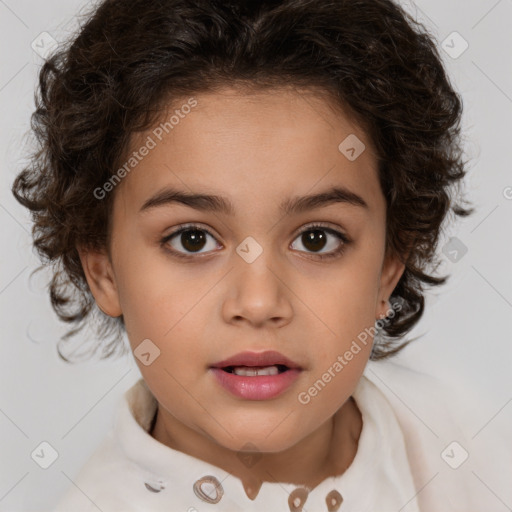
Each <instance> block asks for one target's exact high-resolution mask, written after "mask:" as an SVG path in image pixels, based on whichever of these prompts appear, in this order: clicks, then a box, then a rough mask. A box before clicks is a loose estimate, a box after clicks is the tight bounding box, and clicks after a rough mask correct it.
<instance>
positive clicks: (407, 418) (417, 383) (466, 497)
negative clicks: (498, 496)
mask: <svg viewBox="0 0 512 512" xmlns="http://www.w3.org/2000/svg"><path fill="white" fill-rule="evenodd" d="M363 378H365V379H367V382H368V381H369V382H370V383H371V385H372V386H371V387H372V392H373V393H374V394H378V395H379V396H381V397H382V396H384V397H385V399H386V401H387V403H388V404H389V405H390V408H389V409H388V411H389V412H388V413H389V414H393V415H394V416H395V418H396V419H397V421H398V424H399V428H400V430H401V433H402V436H403V439H404V444H405V447H406V451H407V456H408V460H409V464H410V467H411V473H412V475H413V478H414V481H415V486H416V488H417V489H418V491H420V490H421V492H419V493H418V500H419V502H420V505H422V506H421V507H420V508H421V510H422V511H423V510H425V511H430V510H434V511H435V510H436V507H437V508H438V507H439V505H440V504H441V503H443V507H444V510H446V511H457V512H459V511H460V512H467V510H488V511H489V512H490V511H494V510H496V511H497V510H500V508H499V507H500V506H502V503H500V502H499V501H498V500H496V502H495V505H494V506H492V505H491V503H490V502H489V500H490V497H491V496H490V495H489V488H491V487H495V488H496V487H501V488H502V499H504V500H505V502H506V501H507V500H511V498H512V497H511V496H510V490H509V489H508V487H506V486H505V485H504V480H503V477H502V474H503V471H502V470H505V471H508V474H510V472H511V471H512V456H510V455H507V454H506V453H507V451H506V450H504V449H503V447H504V445H505V439H504V438H501V437H500V436H494V437H493V438H487V439H485V438H484V437H483V436H482V437H480V438H479V437H477V436H475V432H476V431H477V430H478V424H479V420H478V419H477V416H476V415H475V411H476V410H478V406H479V403H480V400H481V399H478V398H477V397H472V398H473V400H471V401H470V400H469V398H468V397H466V396H463V395H462V394H461V393H460V392H457V391H455V390H454V389H452V388H451V387H450V385H449V384H447V383H445V382H443V381H442V380H440V379H438V378H436V377H434V376H432V375H428V374H425V373H423V372H420V371H418V370H415V369H413V368H410V367H406V366H404V365H402V364H399V363H397V362H395V361H392V360H382V361H369V363H368V364H367V367H366V368H365V371H364V374H363ZM507 444H508V446H510V441H509V442H508V443H507ZM498 467H501V469H500V470H499V471H498V470H497V468H498ZM505 468H507V469H505ZM479 475H486V476H485V477H484V478H483V479H482V478H480V477H479ZM482 480H487V485H485V484H484V483H483V481H482Z"/></svg>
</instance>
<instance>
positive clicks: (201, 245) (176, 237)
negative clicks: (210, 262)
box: [162, 226, 218, 257]
mask: <svg viewBox="0 0 512 512" xmlns="http://www.w3.org/2000/svg"><path fill="white" fill-rule="evenodd" d="M209 239H210V240H209ZM162 244H163V245H166V246H169V249H168V250H170V251H171V252H173V253H174V254H176V255H177V256H184V257H187V256H189V255H193V254H194V253H195V254H202V253H205V252H209V251H210V250H214V249H216V248H218V244H217V243H216V239H215V237H214V236H213V235H212V234H211V233H210V232H209V231H208V230H206V229H203V228H199V227H195V226H188V227H183V228H181V229H179V230H177V231H175V232H174V233H171V234H170V235H168V236H166V237H165V238H164V239H163V240H162ZM205 248H206V250H205V251H203V249H205Z"/></svg>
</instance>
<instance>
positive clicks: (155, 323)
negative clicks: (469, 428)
mask: <svg viewBox="0 0 512 512" xmlns="http://www.w3.org/2000/svg"><path fill="white" fill-rule="evenodd" d="M461 107H462V106H461V101H460V99H459V97H458V95H457V93H456V92H454V90H453V89H452V87H451V85H450V83H449V80H448V78H447V76H446V74H445V71H444V69H443V66H442V64H441V60H440V57H439V55H438V53H437V50H436V47H435V44H434V42H433V41H432V39H431V38H430V36H429V35H428V34H427V33H426V32H424V31H423V30H422V29H421V26H420V25H418V24H416V23H415V22H414V21H413V20H412V19H411V18H410V17H409V16H408V15H407V14H406V13H405V12H404V11H403V10H402V9H401V8H400V7H399V6H397V5H396V4H394V3H392V2H391V1H390V0H361V1H359V2H352V1H348V0H339V1H337V2H332V1H329V0H314V1H313V0H288V1H282V2H277V1H258V2H249V1H247V2H242V1H213V2H212V1H211V0H208V1H206V0H204V1H203V0H156V1H154V2H147V1H142V0H123V1H119V0H105V1H103V2H102V3H101V4H100V5H98V6H97V7H96V8H95V10H94V12H93V13H91V14H90V16H89V18H88V19H87V20H86V23H85V24H84V25H83V26H82V27H81V29H80V31H79V33H78V34H77V35H76V37H75V38H74V39H73V40H72V41H71V43H70V45H69V46H68V47H67V48H62V49H60V50H59V51H57V52H56V53H55V54H54V55H52V56H51V58H49V59H48V60H47V62H46V63H45V64H44V66H43V68H42V70H41V73H40V98H39V100H38V104H37V110H36V111H35V113H34V116H33V126H34V129H35V131H36V134H37V136H38V138H39V141H40V148H39V149H38V151H37V153H35V154H34V156H33V159H32V165H30V166H29V167H28V168H27V169H26V170H25V171H24V172H22V173H21V174H20V175H19V176H18V178H17V179H16V181H15V183H14V184H13V192H14V194H15V196H16V198H17V199H18V200H19V201H20V202H21V203H22V204H23V205H25V206H26V207H28V208H29V209H30V210H31V211H32V215H33V219H34V222H35V226H34V238H35V240H34V244H35V246H36V248H37V249H38V251H39V253H40V254H41V256H42V257H44V258H45V259H46V261H47V262H52V263H55V264H56V265H57V264H60V265H61V268H60V269H59V270H57V269H56V270H55V274H54V277H53V280H52V283H51V301H52V305H53V307H54V309H55V310H56V312H57V314H58V315H59V317H60V318H61V319H62V320H64V321H66V322H69V323H71V324H73V325H74V329H73V330H71V331H70V333H69V334H68V336H67V337H66V339H67V338H69V337H70V336H71V335H72V334H76V333H77V332H79V330H80V329H81V328H82V327H83V326H84V325H86V324H87V323H89V322H91V321H92V319H93V318H94V315H97V314H98V311H100V313H99V316H98V318H100V323H99V324H98V325H97V327H98V345H97V346H96V347H93V348H94V350H100V349H101V351H102V356H103V357H108V356H111V355H113V354H115V353H116V352H122V350H123V347H124V346H123V343H122V335H123V333H124V332H126V334H127V337H128V340H129V343H130V348H131V350H132V351H133V354H134V356H135V360H136V362H137V364H138V366H139V368H140V371H141V374H142V379H141V380H140V381H139V382H138V383H137V384H136V385H134V386H133V387H132V388H131V389H129V390H128V391H127V392H126V394H125V397H124V400H123V402H122V403H121V404H120V406H119V410H118V413H117V417H116V422H115V425H114V428H113V429H112V430H111V431H110V432H109V435H108V436H107V438H106V439H105V441H104V443H103V444H102V445H101V446H100V447H99V448H98V450H97V451H96V452H95V453H94V454H93V456H92V457H91V459H90V460H89V462H88V463H87V464H86V466H85V467H84V468H83V469H82V471H81V473H80V475H79V476H78V477H77V478H76V479H75V480H74V482H73V485H71V486H70V490H69V492H68V493H67V495H66V496H65V497H63V499H62V500H61V502H60V504H59V506H58V507H57V508H56V510H57V511H74V512H78V511H82V510H83V511H86V510H87V511H89V510H91V511H92V510H102V511H103V512H107V511H135V510H140V511H164V510H165V511H170V510H173V511H177V510H188V511H196V510H198V511H200V510H223V511H235V510H240V511H242V510H243V511H247V510H254V511H255V510H258V511H260V510H261V511H284V510H290V511H300V510H304V511H306V510H308V511H314V512H317V511H338V510H339V511H341V512H343V511H358V512H359V511H363V510H365V511H370V510H371V511H379V512H385V511H399V510H400V511H408V512H410V511H418V510H421V511H435V512H445V511H449V510H456V511H464V512H468V511H470V510H471V511H474V510H483V509H482V508H478V507H481V506H482V502H481V501H479V500H480V497H479V496H477V494H476V492H475V490H474V486H472V485H470V484H471V481H470V476H467V475H468V473H467V472H466V473H465V472H464V469H463V468H461V469H460V470H458V469H457V471H455V470H454V465H452V467H449V466H448V464H447V462H446V460H447V457H448V458H450V457H451V458H454V457H455V458H457V460H458V461H460V460H461V459H462V458H464V455H463V454H464V450H465V449H464V445H465V444H466V441H464V438H463V435H462V433H461V432H460V431H459V426H458V425H457V423H456V422H454V421H452V420H450V415H449V412H448V411H449V408H448V406H447V405H444V406H443V401H442V398H441V397H442V396H443V393H444V391H442V390H440V389H438V388H437V387H436V384H435V383H434V381H433V379H432V378H428V377H427V376H422V375H420V374H418V373H416V372H413V371H411V370H407V369H405V368H404V367H401V366H400V365H398V364H396V363H393V362H390V361H389V358H390V357H391V356H393V355H394V354H396V353H398V352H399V351H400V350H401V349H402V348H403V347H404V346H405V345H406V344H407V343H409V342H410V341H412V340H409V341H407V342H402V343H400V341H401V340H402V339H403V337H404V335H405V334H406V333H407V332H409V331H410V330H411V329H412V327H413V326H414V325H416V324H417V322H418V321H419V319H420V318H421V316H422V314H423V310H424V295H423V286H424V285H440V284H442V283H444V282H445V280H446V278H445V277H436V276H434V275H432V273H430V271H429V265H433V264H434V263H435V262H436V248H437V242H438V238H439V235H440V230H441V226H442V223H443V221H444V219H445V218H446V216H447V214H448V213H449V211H450V210H453V212H454V213H455V214H456V215H460V216H466V215H468V214H469V213H470V212H471V210H469V209H465V208H463V207H462V206H460V205H456V204H455V202H454V200H453V194H452V187H454V186H455V185H457V184H459V182H460V181H461V180H462V179H463V177H464V175H465V172H466V171H465V163H464V162H463V160H462V158H461V154H462V150H461V145H460V141H459V121H460V117H461ZM59 354H61V352H60V350H59ZM61 357H64V356H62V354H61ZM369 361H371V362H369ZM420 420H421V421H420ZM454 440H456V442H457V444H455V445H453V444H450V443H451V442H452V441H454ZM466 446H467V445H466ZM443 450H447V451H446V453H447V454H448V455H446V454H443ZM460 464H462V463H460ZM486 510H491V507H488V508H486Z"/></svg>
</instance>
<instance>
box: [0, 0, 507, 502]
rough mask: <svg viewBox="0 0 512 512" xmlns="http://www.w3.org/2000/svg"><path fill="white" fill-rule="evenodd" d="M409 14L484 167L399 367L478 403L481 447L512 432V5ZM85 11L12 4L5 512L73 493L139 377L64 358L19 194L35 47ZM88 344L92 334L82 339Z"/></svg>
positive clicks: (6, 65) (446, 240) (423, 5)
mask: <svg viewBox="0 0 512 512" xmlns="http://www.w3.org/2000/svg"><path fill="white" fill-rule="evenodd" d="M403 5H404V6H405V7H406V9H407V10H408V11H409V12H412V13H413V14H414V15H415V16H416V17H417V18H418V19H419V20H420V21H422V22H424V23H425V24H426V26H427V27H428V28H429V29H430V31H431V32H432V33H433V34H434V36H435V37H436V39H437V41H438V44H439V46H440V47H441V48H440V52H441V54H442V56H443V58H444V61H445V62H446V66H447V68H448V71H449V73H450V76H451V78H452V82H453V84H454V86H455V87H456V88H457V90H458V91H459V92H461V94H462V96H463V99H464V109H465V112H464V123H463V128H464V131H465V141H466V142H465V143H466V153H467V156H469V157H470V158H471V159H472V162H471V165H470V172H469V175H468V179H467V182H466V188H465V190H466V193H467V196H468V198H469V199H470V200H471V201H472V202H473V203H474V204H475V206H476V208H477V212H476V213H475V214H474V215H472V216H471V217H470V218H469V219H466V220H463V221H461V220H459V221H458V222H457V223H456V224H455V225H450V226H449V227H448V228H447V229H446V231H445V233H444V235H443V240H442V241H441V244H440V251H441V252H442V254H443V264H442V265H441V267H440V268H439V271H440V272H441V273H442V274H445V273H449V274H451V276H452V277H451V278H450V280H449V282H448V284H447V285H445V286H444V287H440V288H437V289H436V290H435V292H429V293H428V294H427V306H426V313H425V315H424V317H423V319H422V320H421V322H420V323H419V325H418V326H417V327H416V328H415V329H414V330H413V331H412V333H411V335H419V334H423V337H422V338H421V339H420V340H418V341H416V342H415V343H413V344H411V345H410V346H409V348H407V349H406V350H405V351H404V352H403V353H402V354H401V355H399V356H398V358H397V361H398V362H401V363H403V364H406V365H408V366H411V367H413V368H417V369H419V370H422V371H424V372H426V373H429V374H431V375H434V376H436V377H438V378H440V379H442V380H443V381H445V382H447V383H448V384H449V385H450V386H452V387H453V388H455V389H457V390H460V391H464V392H465V394H466V396H467V397H468V399H469V400H470V402H471V403H473V402H474V403H475V404H476V405H475V407H474V410H473V411H471V412H472V415H471V418H470V419H468V420H467V421H468V423H467V424H466V425H465V427H466V430H467V432H468V433H469V434H471V435H473V436H475V437H474V439H475V442H485V439H489V438H492V437H493V436H494V435H495V434H496V433H497V432H499V431H500V430H501V431H508V430H507V429H509V430H510V425H511V419H512V404H511V403H510V402H511V401H512V385H511V384H512V376H511V374H512V372H511V366H512V365H511V361H512V343H511V337H510V331H509V322H510V319H511V318H512V273H511V262H512V229H511V224H512V223H511V219H512V171H511V168H510V160H509V149H510V145H511V143H512V139H511V135H512V126H511V121H510V119H511V115H512V61H511V49H512V35H511V33H512V31H511V29H510V26H511V22H512V0H499V1H496V0H478V1H477V0H471V1H466V2H461V1H454V0H442V1H441V0H435V1H433V0H430V1H427V0H421V1H418V2H417V3H416V4H412V3H410V2H403ZM84 6H85V7H88V6H89V3H85V2H83V1H77V0H66V2H57V1H56V0H50V1H46V2H35V1H30V2H28V1H25V2H14V1H13V0H7V1H3V0H0V33H1V38H2V39H1V41H2V44H1V45H0V58H1V66H0V105H1V112H2V115H1V117H0V129H1V134H0V145H1V153H0V159H1V163H2V167H1V169H2V174H1V188H0V226H1V232H2V252H1V266H0V312H1V313H0V314H1V315H2V316H1V326H2V330H1V343H2V354H3V357H2V358H0V365H1V372H2V386H1V388H0V389H1V391H0V429H1V436H0V453H1V457H0V460H1V468H0V471H1V473H0V510H2V511H7V510H9V511H11V510H23V511H28V510H46V509H50V508H51V507H52V506H53V505H54V504H55V503H56V501H57V499H58V498H59V497H60V495H61V494H62V493H63V492H64V491H65V490H66V489H67V488H68V487H69V486H71V485H73V484H72V481H73V479H74V478H75V477H76V475H77V472H78V470H79V468H80V467H81V466H82V465H83V464H84V462H85V461H86V460H87V458H88V456H89V455H90V454H91V453H92V451H93V450H94V448H95V447H96V446H97V444H98V443H99V442H100V440H101V439H102V438H103V437H104V435H105V433H106V431H107V429H108V428H109V427H110V425H111V422H112V419H113V415H114V412H115V407H116V404H117V402H118V401H119V400H120V399H121V397H122V394H123V393H124V391H125V390H126V389H127V388H128V387H130V386H131V385H132V383H134V382H135V381H136V380H137V379H138V378H139V375H140V374H139V371H138V368H137V366H136V365H135V363H134V361H133V358H132V356H130V357H127V358H124V359H121V360H118V361H116V362H113V361H110V362H90V363H85V364H81V365H74V366H73V365H67V364H65V363H64V362H63V361H61V360H60V359H59V358H58V356H57V353H56V350H55V341H56V340H57V339H58V338H59V336H61V335H62V334H63V333H64V332H65V326H63V325H61V324H60V323H59V322H58V321H57V318H56V316H55V315H54V313H53V311H52V309H51V307H50V303H49V298H48V297H47V293H46V291H45V289H44V286H45V283H46V280H45V275H44V274H39V275H38V274H36V275H35V276H34V277H33V278H32V279H31V280H30V281H29V275H30V272H31V271H32V270H34V269H35V268H36V267H37V266H38V264H39V261H38V259H37V257H36V256H35V254H34V253H33V252H32V249H31V238H30V227H31V225H30V220H29V215H28V213H27V212H26V211H25V209H23V208H22V207H21V206H20V205H19V204H18V203H17V202H16V201H15V200H14V198H13V196H12V195H11V193H10V187H11V184H12V181H13V179H14V177H15V175H16V174H17V172H19V170H20V169H21V167H22V165H23V156H24V153H23V152H24V151H25V150H26V147H25V146H24V145H25V144H26V143H27V137H26V133H27V130H28V128H29V118H30V114H31V113H32V110H33V92H34V86H35V83H36V77H37V73H38V71H39V69H40V66H41V63H42V57H41V56H40V55H38V53H36V51H35V50H34V49H33V48H32V44H33V42H34V41H35V43H34V45H35V44H37V42H38V41H40V37H41V36H40V34H41V33H42V32H48V33H49V34H51V36H52V37H53V38H54V39H55V40H57V41H60V40H62V39H64V38H67V36H68V34H70V32H72V31H73V30H74V28H75V27H76V20H75V18H74V14H75V13H77V12H78V11H79V10H80V8H82V7H84ZM454 31H456V32H458V33H459V34H460V35H461V36H462V37H463V38H464V40H466V41H467V43H468V44H469V47H468V48H467V50H466V51H464V52H463V53H462V54H461V55H459V56H457V57H456V58H454V56H450V55H448V53H446V52H445V50H444V49H443V47H444V46H446V45H449V46H452V47H453V48H452V50H451V51H452V53H453V52H457V53H458V52H460V50H461V49H462V46H461V44H462V41H460V40H458V39H457V38H456V37H457V36H455V39H454V36H453V35H451V34H452V33H453V32H454ZM447 38H448V39H447ZM443 41H446V42H445V43H443ZM451 41H453V43H452V42H451ZM452 237H456V239H457V240H456V241H454V240H451V241H450V239H451V238H452ZM446 244H448V245H446ZM454 244H458V245H454ZM457 247H459V249H457ZM460 247H463V248H465V250H467V252H466V253H465V254H463V251H462V252H461V251H460ZM454 248H455V250H456V251H457V258H456V259H454V257H455V256H456V255H455V253H453V252H451V253H450V251H453V249H454ZM443 251H444V252H443ZM444 253H446V254H444ZM90 336H91V333H84V335H83V339H85V338H86V337H89V338H90ZM125 341H126V340H125ZM476 436H478V437H476ZM42 441H47V442H48V443H50V444H51V445H52V446H53V447H54V449H55V450H56V451H57V452H58V455H59V456H58V458H57V460H56V461H55V462H54V463H53V464H52V465H51V466H50V467H49V468H48V469H42V468H41V467H39V466H38V465H37V464H36V463H35V462H34V460H33V459H32V458H31V453H32V452H33V451H34V450H35V449H36V448H37V447H38V446H39V444H40V443H41V442H42ZM504 449H505V447H504ZM506 449H509V450H510V444H509V445H508V446H507V448H506ZM475 485H485V486H486V487H487V488H488V490H489V505H490V508H492V507H494V508H493V510H504V511H505V510H512V508H511V507H512V503H507V502H505V501H503V500H502V499H501V497H500V495H501V496H504V495H505V489H501V488H500V487H499V485H498V483H496V482H492V481H491V480H485V478H484V479H480V482H479V481H477V480H475ZM500 507H502V508H500Z"/></svg>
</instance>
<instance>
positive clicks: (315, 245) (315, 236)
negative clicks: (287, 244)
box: [292, 224, 350, 259]
mask: <svg viewBox="0 0 512 512" xmlns="http://www.w3.org/2000/svg"><path fill="white" fill-rule="evenodd" d="M296 240H299V242H300V244H302V246H303V247H305V248H306V252H309V251H311V253H310V254H312V255H313V256H314V257H316V258H318V259H326V258H334V257H336V256H338V255H340V254H341V253H342V252H343V251H344V250H345V248H346V246H347V245H348V244H349V243H350V240H349V238H348V237H347V236H346V235H344V234H343V233H341V232H340V231H336V230H335V229H332V228H328V227H326V226H323V225H320V224H313V225H310V226H308V227H307V228H306V229H304V230H303V231H302V232H301V233H300V234H299V236H298V237H297V238H296ZM292 245H293V244H292ZM292 248H294V247H292ZM324 248H327V250H326V251H325V252H324V253H320V252H319V251H321V250H323V249H324Z"/></svg>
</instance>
